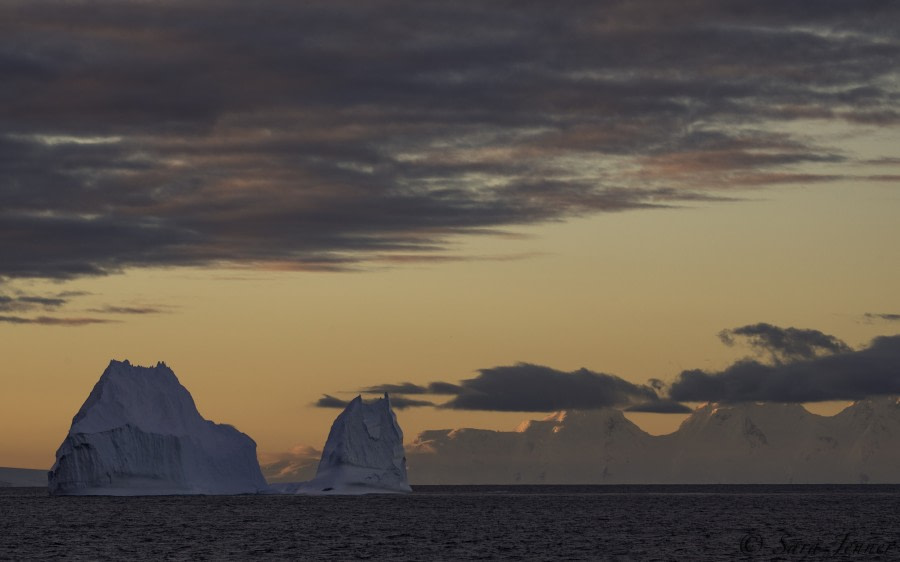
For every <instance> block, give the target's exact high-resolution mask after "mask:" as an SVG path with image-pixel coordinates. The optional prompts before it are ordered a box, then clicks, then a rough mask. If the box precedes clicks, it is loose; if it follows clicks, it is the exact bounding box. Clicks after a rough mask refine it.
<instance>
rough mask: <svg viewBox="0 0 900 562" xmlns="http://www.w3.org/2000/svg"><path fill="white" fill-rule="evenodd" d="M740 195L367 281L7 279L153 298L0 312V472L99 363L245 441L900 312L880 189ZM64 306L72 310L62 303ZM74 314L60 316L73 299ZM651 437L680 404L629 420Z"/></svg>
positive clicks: (73, 400) (307, 437) (121, 297)
mask: <svg viewBox="0 0 900 562" xmlns="http://www.w3.org/2000/svg"><path fill="white" fill-rule="evenodd" d="M744 195H746V196H747V197H748V198H752V199H751V200H749V201H742V202H738V203H720V204H702V205H696V206H694V207H693V208H690V209H680V210H648V211H636V212H630V213H621V214H612V215H604V216H599V217H595V218H592V219H586V220H574V221H570V222H568V223H565V224H557V225H551V226H546V227H542V228H532V229H520V232H521V233H522V234H526V235H527V236H526V237H524V238H511V239H510V238H507V239H498V238H470V239H461V240H459V244H460V251H462V252H465V253H467V254H472V255H497V254H510V255H515V254H519V253H525V252H527V253H530V254H533V255H530V256H529V257H523V258H521V259H516V260H511V261H494V260H486V261H461V262H454V263H443V264H407V265H401V266H395V267H386V268H384V269H382V270H377V271H368V272H362V273H284V272H269V271H251V270H215V269H157V270H135V271H130V272H128V273H126V274H123V275H113V276H109V277H106V278H100V279H86V280H80V281H73V282H70V283H66V284H63V285H58V284H54V283H46V282H44V283H37V282H34V283H32V284H29V285H22V287H23V288H27V289H28V290H30V291H54V290H61V289H63V288H65V289H66V290H85V291H90V292H92V293H94V294H93V295H86V296H83V297H79V299H78V300H77V301H75V302H77V304H78V307H80V308H83V309H90V308H92V307H94V306H100V305H102V304H103V303H110V302H113V303H118V304H127V305H130V306H154V307H163V308H165V309H166V310H167V311H168V312H165V313H160V314H147V315H129V316H126V317H123V318H122V322H121V323H114V324H102V325H95V326H84V327H77V328H70V327H58V326H22V325H0V341H3V347H4V361H3V371H2V383H3V386H4V389H5V391H4V395H5V396H6V400H5V403H6V406H5V407H4V408H3V409H2V410H0V427H3V428H4V431H3V434H2V438H0V445H2V448H0V465H4V466H19V467H48V466H49V465H50V464H52V461H53V453H54V451H55V448H56V446H57V445H58V444H59V442H61V440H62V438H63V436H64V435H65V432H66V430H67V428H68V423H69V421H70V420H71V417H72V416H73V415H74V413H75V412H76V411H77V409H78V407H79V406H80V405H81V403H82V402H83V400H84V399H85V398H86V397H87V394H88V392H89V391H90V388H91V387H92V385H93V384H94V383H95V382H96V380H97V378H99V376H100V374H101V373H102V371H103V369H104V368H105V366H106V364H107V362H108V360H109V359H111V358H116V359H126V358H127V359H130V360H131V361H132V362H136V363H139V364H145V365H146V364H153V363H155V362H156V361H158V360H164V361H166V362H167V363H168V364H169V365H170V366H171V367H172V368H173V369H174V370H175V372H176V374H177V375H178V376H179V378H180V380H181V381H182V383H183V384H184V385H185V386H186V387H187V388H188V389H189V390H190V391H191V393H192V394H193V395H194V398H195V400H196V402H197V404H198V407H199V408H200V411H201V413H202V414H203V415H204V416H206V417H207V418H209V419H212V420H215V421H217V422H226V423H231V424H233V425H235V426H237V427H238V428H239V429H241V430H242V431H244V432H245V433H248V434H249V435H250V436H252V437H253V438H254V439H256V441H257V443H258V444H259V449H260V451H267V452H279V451H284V450H287V449H289V448H290V447H291V446H293V445H295V444H308V445H312V446H316V447H321V445H322V443H323V442H324V439H325V436H326V435H327V430H328V427H329V426H330V423H331V421H332V420H333V418H334V416H335V415H336V414H337V411H336V410H329V409H319V408H314V407H312V406H311V404H312V403H313V402H314V401H315V400H316V399H317V398H319V397H320V396H321V395H322V394H324V393H329V394H335V393H339V392H341V391H347V392H346V393H345V394H337V395H338V396H340V397H344V398H349V397H351V396H353V393H352V391H354V390H355V389H358V388H360V387H362V386H367V385H374V384H379V383H385V382H405V381H411V382H415V383H419V384H426V383H428V382H430V381H433V380H450V381H455V380H459V379H463V378H469V377H471V376H473V375H474V374H475V370H476V369H480V368H486V367H492V366H497V365H507V364H512V363H515V362H518V361H527V362H532V363H537V364H544V365H548V366H552V367H554V368H556V369H560V370H574V369H577V368H579V367H586V368H588V369H592V370H594V371H599V372H607V373H613V374H617V375H619V376H621V377H623V378H625V379H627V380H630V381H632V382H635V383H643V382H646V380H647V379H649V378H651V377H656V378H661V379H663V380H671V379H673V378H674V376H675V375H676V374H678V373H679V372H680V371H681V370H683V369H688V368H705V369H712V368H721V367H724V366H725V365H726V364H728V363H729V362H730V361H732V360H734V359H736V358H739V357H741V356H742V355H746V354H748V353H749V351H748V350H746V349H742V348H728V347H726V346H724V345H722V344H721V342H719V340H718V338H717V337H716V334H717V333H718V331H719V330H721V329H723V328H726V327H734V326H739V325H743V324H748V323H752V322H758V321H766V322H770V323H773V324H776V325H784V326H798V327H815V328H817V329H820V330H822V331H824V332H825V333H830V334H834V335H837V336H838V337H840V338H842V339H844V340H845V341H847V342H848V343H850V344H851V345H853V346H860V345H863V344H865V343H867V342H868V341H869V340H870V339H871V338H872V337H874V336H876V335H879V334H887V333H894V332H896V329H895V327H894V326H892V325H891V324H890V323H888V322H877V321H871V320H866V319H865V318H864V317H863V314H864V313H865V312H871V311H890V310H900V297H898V295H897V292H896V280H897V279H900V259H898V258H900V256H898V249H897V246H896V245H893V244H890V243H888V242H887V241H888V240H897V239H900V227H898V223H897V221H896V220H894V219H895V217H896V216H898V211H900V203H898V198H897V196H896V193H895V192H894V191H893V189H892V188H888V187H885V186H881V185H875V186H872V185H831V186H826V187H823V186H818V187H817V188H816V189H814V190H813V189H806V188H802V187H801V188H792V189H788V190H781V191H779V192H777V193H775V192H772V191H766V192H754V193H746V194H744ZM73 310H77V308H75V309H73ZM72 314H74V313H72ZM630 415H631V416H632V419H634V420H635V421H636V422H637V423H639V425H641V426H642V427H644V428H645V429H647V430H648V431H651V432H653V433H660V432H666V431H670V430H674V428H675V427H676V426H677V424H678V423H679V422H680V420H681V419H683V416H682V415H660V414H630ZM398 417H399V420H400V422H401V424H402V426H403V428H404V431H405V433H406V436H407V439H411V438H413V437H414V436H415V435H416V434H417V433H418V432H419V431H422V430H424V429H436V428H444V427H459V426H470V427H490V428H497V429H511V428H512V427H514V426H515V425H516V424H517V423H518V421H520V420H522V419H527V418H533V417H541V414H539V413H515V412H513V413H491V412H468V411H452V410H450V411H448V410H436V409H433V408H422V409H410V410H405V411H402V412H398Z"/></svg>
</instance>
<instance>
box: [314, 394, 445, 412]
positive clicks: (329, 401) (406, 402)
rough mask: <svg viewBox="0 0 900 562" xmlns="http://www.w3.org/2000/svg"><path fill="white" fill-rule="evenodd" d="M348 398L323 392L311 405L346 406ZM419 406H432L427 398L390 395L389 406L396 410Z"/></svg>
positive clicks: (321, 406)
mask: <svg viewBox="0 0 900 562" xmlns="http://www.w3.org/2000/svg"><path fill="white" fill-rule="evenodd" d="M349 403H350V401H349V400H341V399H340V398H337V397H335V396H331V395H330V394H324V395H322V397H321V398H319V399H318V400H317V401H316V402H315V403H314V404H313V405H314V406H315V407H317V408H346V407H347V404H349ZM421 406H434V403H433V402H430V401H428V400H414V399H412V398H406V397H403V396H394V395H391V407H393V408H394V409H396V410H405V409H406V408H418V407H421Z"/></svg>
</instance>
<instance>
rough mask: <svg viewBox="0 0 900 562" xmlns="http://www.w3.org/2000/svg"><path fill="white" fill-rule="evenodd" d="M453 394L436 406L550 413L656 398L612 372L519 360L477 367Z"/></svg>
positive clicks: (623, 404)
mask: <svg viewBox="0 0 900 562" xmlns="http://www.w3.org/2000/svg"><path fill="white" fill-rule="evenodd" d="M455 394H456V395H455V396H454V397H453V398H452V399H451V400H449V401H448V402H446V403H444V404H441V407H442V408H450V409H454V410H490V411H502V412H553V411H556V410H591V409H598V408H605V407H626V406H630V405H634V404H637V403H642V402H650V401H654V400H656V399H657V395H656V392H655V391H654V390H653V389H652V388H651V387H649V386H645V385H636V384H633V383H630V382H628V381H626V380H624V379H622V378H619V377H617V376H615V375H607V374H604V373H595V372H592V371H589V370H587V369H579V370H577V371H573V372H570V373H567V372H563V371H557V370H555V369H551V368H550V367H544V366H541V365H532V364H529V363H519V364H517V365H511V366H504V367H493V368H490V369H481V370H480V371H479V374H478V376H477V377H475V378H472V379H467V380H464V381H461V382H460V384H459V385H458V387H457V389H456V393H455Z"/></svg>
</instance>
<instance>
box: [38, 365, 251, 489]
mask: <svg viewBox="0 0 900 562" xmlns="http://www.w3.org/2000/svg"><path fill="white" fill-rule="evenodd" d="M48 476H49V478H48V480H49V482H48V483H49V489H50V493H51V494H54V495H158V494H247V493H257V492H261V491H264V490H266V489H267V488H268V486H267V484H266V482H265V480H264V479H263V476H262V473H261V471H260V469H259V463H258V461H257V458H256V443H255V442H254V441H253V440H252V439H251V438H250V437H248V436H247V435H245V434H243V433H241V432H240V431H238V430H237V429H235V428H234V427H232V426H230V425H220V424H216V423H213V422H211V421H208V420H206V419H204V418H203V417H202V416H201V415H200V413H199V412H198V411H197V407H196V406H195V405H194V400H193V398H192V397H191V394H190V393H189V392H188V391H187V389H186V388H185V387H183V386H182V385H181V383H179V382H178V378H177V377H176V376H175V373H173V372H172V370H171V369H169V367H167V366H166V365H165V364H164V363H158V364H157V365H156V366H155V367H137V366H133V365H131V364H130V363H129V362H128V361H123V362H119V361H111V362H110V364H109V366H108V367H107V368H106V370H105V371H104V372H103V375H102V376H101V377H100V380H99V381H98V382H97V384H96V385H95V386H94V389H93V390H92V391H91V393H90V395H89V396H88V398H87V400H86V401H85V402H84V404H83V405H82V406H81V409H80V410H79V411H78V413H77V414H76V415H75V417H74V418H73V419H72V426H71V428H70V429H69V433H68V435H67V436H66V438H65V440H63V442H62V445H60V447H59V450H57V452H56V463H55V464H54V465H53V468H52V469H51V470H50V473H49V475H48Z"/></svg>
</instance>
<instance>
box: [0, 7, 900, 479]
mask: <svg viewBox="0 0 900 562" xmlns="http://www.w3.org/2000/svg"><path fill="white" fill-rule="evenodd" d="M898 18H900V7H898V6H897V4H896V3H895V2H879V1H866V0H861V1H857V2H840V1H822V2H815V3H810V2H784V1H779V2H774V1H769V0H754V1H752V2H751V1H731V0H726V1H719V0H715V1H713V0H691V1H687V2H678V3H672V2H663V1H657V0H638V1H630V2H609V1H601V2H594V1H592V2H578V1H573V2H553V3H522V2H491V3H484V2H452V3H447V2H430V1H427V0H426V1H416V2H412V1H385V2H378V3H373V2H358V1H349V0H347V1H345V0H332V1H328V2H316V1H310V2H295V1H291V2H288V1H280V0H264V1H261V2H255V3H253V4H252V5H249V4H247V3H245V2H237V1H230V0H224V1H215V2H213V1H206V0H181V1H178V2H174V1H173V2H168V1H152V2H151V1H143V0H140V1H139V0H125V1H121V0H117V1H115V2H113V1H107V0H97V1H93V2H90V3H81V2H62V1H59V2H54V1H44V0H28V1H19V0H8V1H6V2H3V3H2V5H0V76H2V80H0V355H2V357H3V361H2V363H0V388H3V396H4V398H5V399H4V407H3V408H2V409H0V466H18V467H34V468H44V467H49V466H50V465H51V464H52V462H53V453H54V451H55V449H56V447H57V446H58V445H59V443H60V442H61V441H62V439H63V438H64V436H65V432H66V431H67V429H68V426H69V423H70V420H71V417H72V416H73V415H74V414H75V412H77V410H78V408H79V407H80V405H81V403H82V402H83V401H84V399H85V398H86V397H87V395H88V393H89V391H90V389H91V387H92V385H93V384H94V383H95V382H96V380H97V379H98V378H99V376H100V374H101V373H102V371H103V369H104V368H105V367H106V365H107V364H108V362H109V360H110V359H119V360H124V359H129V360H130V361H132V362H133V363H137V364H143V365H148V364H150V365H152V364H155V363H156V362H157V361H160V360H162V361H165V362H166V363H167V364H168V365H170V366H171V367H172V368H173V369H174V370H175V372H176V374H177V375H178V376H179V378H180V380H181V381H182V383H183V384H184V385H185V386H186V387H187V388H188V389H189V390H190V391H191V393H192V394H193V396H194V398H195V401H196V402H197V404H198V407H199V409H200V411H201V413H202V414H203V415H204V416H205V417H207V418H209V419H213V420H215V421H218V422H226V423H230V424H233V425H235V426H237V427H238V428H239V429H241V430H242V431H244V432H245V433H248V434H249V435H251V436H252V437H253V438H254V439H255V440H256V441H257V443H258V446H259V450H260V451H261V452H269V453H279V452H284V451H289V450H291V449H292V448H293V447H295V446H297V445H307V446H312V447H321V445H322V443H323V442H324V439H325V436H326V435H327V431H328V427H329V426H330V423H331V421H332V420H333V418H334V416H335V415H336V414H337V412H338V411H339V410H337V409H336V408H338V407H340V405H341V404H342V403H344V402H345V401H346V400H348V399H350V398H352V397H353V396H355V395H356V394H357V393H359V392H364V393H366V395H367V396H374V395H375V393H377V392H379V391H383V390H389V391H391V392H392V394H393V395H394V397H395V400H394V404H395V406H404V407H403V408H402V409H400V410H398V418H399V420H400V423H401V425H402V426H403V428H404V431H405V433H406V437H407V439H408V440H409V439H412V438H414V437H415V435H416V434H417V433H418V432H420V431H423V430H426V429H439V428H450V427H484V428H494V429H504V430H509V429H511V428H512V427H515V426H516V425H517V423H518V422H519V421H521V420H522V419H527V418H538V417H542V416H543V415H545V413H548V412H550V411H553V410H556V409H565V408H600V407H617V408H621V409H625V410H627V411H628V416H629V417H630V418H631V419H632V420H634V421H635V422H636V423H638V424H639V425H640V426H641V427H643V428H644V429H646V430H648V431H650V432H651V433H657V434H658V433H665V432H669V431H673V430H674V429H675V428H676V427H677V426H678V424H679V423H680V422H681V421H682V420H683V419H684V418H685V416H686V415H687V414H686V412H688V411H690V408H691V407H694V406H696V405H697V404H700V403H703V402H706V401H723V402H738V401H746V400H773V401H789V402H800V403H804V404H808V405H809V406H808V407H809V408H810V409H812V410H814V411H821V412H824V413H827V412H833V411H836V410H837V409H839V408H840V407H841V405H843V404H846V402H847V401H849V400H854V399H858V398H860V397H862V396H867V395H873V394H874V395H878V394H898V393H900V383H898V381H900V340H898V333H900V330H898V327H900V296H898V292H897V286H898V280H900V249H898V247H900V246H898V244H897V243H896V241H897V240H900V226H898V224H900V221H897V220H896V217H897V216H900V193H898V187H900V148H898V147H900V72H898V70H897V65H896V60H900V38H898V36H897V33H896V25H895V24H894V22H896V21H898ZM387 385H394V386H387ZM397 385H401V386H397Z"/></svg>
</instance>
